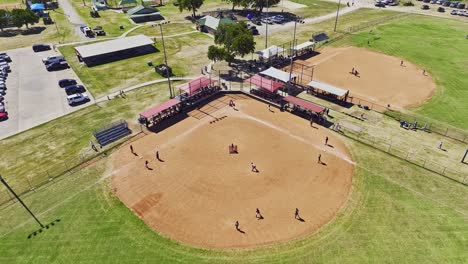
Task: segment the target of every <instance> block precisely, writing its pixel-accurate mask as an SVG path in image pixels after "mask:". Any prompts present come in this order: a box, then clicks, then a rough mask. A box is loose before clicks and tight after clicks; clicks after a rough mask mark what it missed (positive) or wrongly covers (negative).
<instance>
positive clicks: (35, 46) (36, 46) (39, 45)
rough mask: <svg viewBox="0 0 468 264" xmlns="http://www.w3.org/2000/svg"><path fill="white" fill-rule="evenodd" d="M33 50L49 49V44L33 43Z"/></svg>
mask: <svg viewBox="0 0 468 264" xmlns="http://www.w3.org/2000/svg"><path fill="white" fill-rule="evenodd" d="M32 49H33V51H34V52H39V51H46V50H50V45H47V44H34V45H33V46H32Z"/></svg>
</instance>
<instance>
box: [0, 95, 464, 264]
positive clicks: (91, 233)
mask: <svg viewBox="0 0 468 264" xmlns="http://www.w3.org/2000/svg"><path fill="white" fill-rule="evenodd" d="M142 95H143V94H142ZM145 96H146V95H145ZM348 145H349V147H350V149H351V151H352V154H353V157H354V159H355V160H356V161H357V163H358V164H359V167H358V168H357V171H356V176H355V179H354V182H353V192H352V194H351V197H350V200H349V202H348V204H347V206H346V207H345V208H344V210H343V211H342V212H341V213H340V214H339V216H338V217H337V218H336V219H335V220H334V221H333V222H332V223H330V224H329V225H327V226H326V227H324V228H323V229H322V230H321V231H320V232H318V233H317V234H315V235H314V236H310V237H308V238H305V239H301V240H298V241H294V242H290V243H286V244H282V245H278V246H274V247H268V248H261V249H257V250H248V251H243V250H234V251H213V250H203V249H196V248H191V247H189V246H184V245H180V244H178V243H176V242H174V241H171V240H168V239H166V238H164V237H162V236H160V235H158V234H156V233H154V232H153V231H151V230H150V229H149V228H148V227H147V226H146V225H145V224H144V223H143V222H142V221H141V220H140V219H138V218H137V217H136V216H135V215H133V213H132V212H131V211H130V210H128V209H127V208H126V207H125V206H124V205H123V204H122V203H121V202H120V201H119V200H118V199H117V198H116V197H115V196H114V195H113V194H112V191H111V187H110V181H109V178H108V176H109V175H108V174H107V173H106V171H107V166H108V165H107V164H106V162H107V159H102V160H100V161H98V162H96V163H94V164H93V165H91V166H90V167H88V168H86V169H83V170H82V171H81V172H80V173H77V174H74V175H70V176H64V178H62V180H60V181H59V182H57V183H54V184H53V185H51V186H50V187H47V188H44V189H39V190H37V191H36V192H35V193H33V194H31V195H28V196H27V197H26V198H25V201H26V202H27V203H28V204H30V205H31V208H32V209H33V210H34V211H36V212H38V213H39V212H43V213H42V214H41V215H40V217H41V219H43V221H44V222H50V221H53V220H54V219H57V218H58V219H60V220H61V221H60V223H58V224H56V225H55V226H54V227H52V228H51V229H49V230H47V231H46V232H43V233H41V234H39V235H37V236H36V237H33V238H32V239H27V238H26V237H27V235H29V234H30V233H31V232H32V231H33V230H35V229H36V225H35V224H34V223H33V222H32V221H27V219H29V218H28V216H27V215H26V213H25V212H24V210H23V209H22V208H20V206H19V205H18V204H17V203H16V204H14V205H12V206H9V207H7V208H3V209H2V210H1V211H0V216H1V219H2V221H1V222H0V234H1V240H2V247H1V248H0V261H1V262H2V263H33V262H34V263H37V261H40V262H42V263H51V262H53V263H70V262H73V263H77V262H79V263H135V262H139V263H174V262H178V263H298V262H299V263H376V262H379V263H395V262H398V263H463V262H464V261H465V260H466V259H467V258H468V252H467V251H466V248H467V246H468V242H467V239H466V238H467V236H468V227H467V215H468V200H467V197H468V189H467V188H466V186H462V185H460V184H454V183H453V182H451V181H448V180H446V179H444V178H442V177H440V176H437V175H433V174H431V173H429V172H427V171H424V170H421V169H419V168H415V167H412V166H408V165H407V164H406V163H404V162H402V161H400V160H397V159H394V158H391V157H388V156H387V155H385V154H382V153H380V152H376V151H374V150H372V149H369V148H367V147H364V146H362V145H357V143H354V142H351V141H348ZM382 160H385V163H382V162H381V161H382ZM26 221H27V222H26ZM23 223H24V225H20V226H19V227H18V225H19V224H23Z"/></svg>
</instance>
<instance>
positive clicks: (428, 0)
mask: <svg viewBox="0 0 468 264" xmlns="http://www.w3.org/2000/svg"><path fill="white" fill-rule="evenodd" d="M423 2H424V3H430V2H431V0H423Z"/></svg>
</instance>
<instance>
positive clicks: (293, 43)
mask: <svg viewBox="0 0 468 264" xmlns="http://www.w3.org/2000/svg"><path fill="white" fill-rule="evenodd" d="M297 22H299V23H301V24H303V23H304V21H303V20H302V18H300V17H296V18H295V19H294V34H293V42H292V45H291V46H292V50H291V55H290V56H291V61H290V64H289V79H288V95H289V92H290V88H291V78H292V71H293V63H294V55H295V54H296V52H295V48H296V46H297V45H296V28H297Z"/></svg>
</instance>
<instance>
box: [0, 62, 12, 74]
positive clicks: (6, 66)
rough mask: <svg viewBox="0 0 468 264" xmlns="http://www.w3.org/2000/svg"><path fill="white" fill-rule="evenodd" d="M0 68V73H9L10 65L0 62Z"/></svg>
mask: <svg viewBox="0 0 468 264" xmlns="http://www.w3.org/2000/svg"><path fill="white" fill-rule="evenodd" d="M0 68H2V69H3V70H2V71H5V70H6V72H10V71H11V69H10V65H9V64H8V63H7V62H0Z"/></svg>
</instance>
